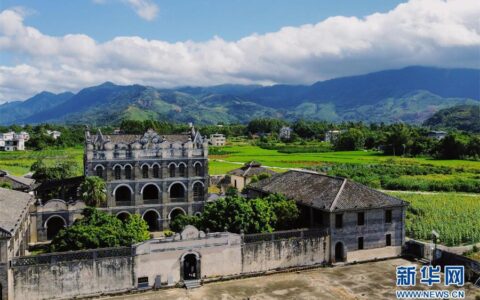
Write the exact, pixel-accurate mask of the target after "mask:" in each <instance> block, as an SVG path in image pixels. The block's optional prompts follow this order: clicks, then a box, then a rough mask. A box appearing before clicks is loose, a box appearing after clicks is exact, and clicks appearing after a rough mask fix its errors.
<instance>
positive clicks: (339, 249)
mask: <svg viewBox="0 0 480 300" xmlns="http://www.w3.org/2000/svg"><path fill="white" fill-rule="evenodd" d="M342 261H345V253H344V251H343V244H342V243H341V242H337V244H336V245H335V262H342Z"/></svg>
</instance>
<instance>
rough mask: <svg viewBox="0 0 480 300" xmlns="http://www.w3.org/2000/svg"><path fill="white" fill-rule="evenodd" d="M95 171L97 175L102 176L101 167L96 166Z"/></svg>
mask: <svg viewBox="0 0 480 300" xmlns="http://www.w3.org/2000/svg"><path fill="white" fill-rule="evenodd" d="M95 171H96V172H97V176H98V177H100V178H103V168H102V167H97V168H96V169H95Z"/></svg>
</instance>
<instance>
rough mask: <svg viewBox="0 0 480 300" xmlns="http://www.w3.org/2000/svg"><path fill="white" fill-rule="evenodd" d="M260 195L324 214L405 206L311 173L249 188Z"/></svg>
mask: <svg viewBox="0 0 480 300" xmlns="http://www.w3.org/2000/svg"><path fill="white" fill-rule="evenodd" d="M250 188H251V189H254V190H258V191H261V192H264V193H278V194H283V195H285V196H286V197H287V198H289V199H294V200H295V201H297V202H298V203H300V204H304V205H307V206H312V207H315V208H318V209H321V210H325V211H341V210H352V209H368V208H380V207H393V206H404V205H407V204H406V202H404V201H402V200H400V199H397V198H395V197H392V196H389V195H387V194H384V193H382V192H379V191H377V190H374V189H371V188H369V187H367V186H364V185H362V184H359V183H356V182H352V181H350V180H347V179H344V178H340V177H332V176H327V175H323V174H319V173H314V172H305V171H293V170H292V171H288V172H285V173H283V174H278V175H276V176H273V177H271V178H267V179H265V180H262V181H259V182H256V183H254V184H251V185H250Z"/></svg>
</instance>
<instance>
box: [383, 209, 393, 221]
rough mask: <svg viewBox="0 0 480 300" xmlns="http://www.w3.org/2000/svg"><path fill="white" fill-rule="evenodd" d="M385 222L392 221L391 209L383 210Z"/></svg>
mask: <svg viewBox="0 0 480 300" xmlns="http://www.w3.org/2000/svg"><path fill="white" fill-rule="evenodd" d="M385 223H392V210H391V209H387V210H386V211H385Z"/></svg>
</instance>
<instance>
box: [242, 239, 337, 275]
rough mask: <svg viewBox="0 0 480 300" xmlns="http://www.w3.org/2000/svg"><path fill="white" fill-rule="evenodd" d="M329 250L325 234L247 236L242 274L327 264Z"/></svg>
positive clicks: (243, 247)
mask: <svg viewBox="0 0 480 300" xmlns="http://www.w3.org/2000/svg"><path fill="white" fill-rule="evenodd" d="M328 249H329V246H328V237H327V236H326V233H325V231H317V230H305V231H301V230H300V231H298V230H296V231H285V232H277V233H272V234H255V235H246V236H245V237H244V244H243V246H242V273H244V274H248V273H258V272H265V271H270V270H279V269H285V268H292V267H304V266H312V265H318V264H326V263H328V261H329V253H328Z"/></svg>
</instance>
